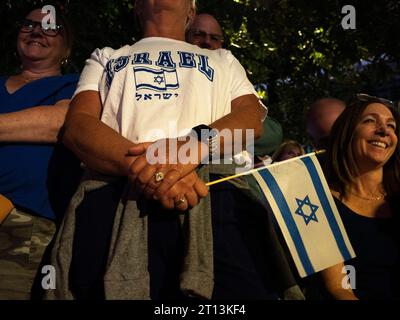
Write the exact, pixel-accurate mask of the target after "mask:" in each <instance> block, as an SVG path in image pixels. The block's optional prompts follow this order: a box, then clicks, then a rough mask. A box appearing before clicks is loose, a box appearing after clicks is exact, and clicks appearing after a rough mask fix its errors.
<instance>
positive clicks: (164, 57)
mask: <svg viewBox="0 0 400 320" xmlns="http://www.w3.org/2000/svg"><path fill="white" fill-rule="evenodd" d="M156 65H157V66H159V67H164V68H171V69H173V68H176V64H175V63H174V62H173V61H172V58H171V51H161V52H160V57H159V58H158V61H157V62H156Z"/></svg>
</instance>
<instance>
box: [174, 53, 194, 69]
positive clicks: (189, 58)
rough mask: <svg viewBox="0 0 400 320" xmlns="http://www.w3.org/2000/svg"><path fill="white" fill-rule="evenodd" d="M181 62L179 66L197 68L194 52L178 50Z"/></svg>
mask: <svg viewBox="0 0 400 320" xmlns="http://www.w3.org/2000/svg"><path fill="white" fill-rule="evenodd" d="M178 53H179V55H180V57H181V62H179V66H180V67H183V68H196V61H194V54H193V53H190V52H184V51H178Z"/></svg>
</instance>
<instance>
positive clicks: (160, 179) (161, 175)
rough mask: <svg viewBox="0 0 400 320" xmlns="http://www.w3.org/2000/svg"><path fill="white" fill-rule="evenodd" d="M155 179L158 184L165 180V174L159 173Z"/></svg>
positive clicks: (155, 175)
mask: <svg viewBox="0 0 400 320" xmlns="http://www.w3.org/2000/svg"><path fill="white" fill-rule="evenodd" d="M154 178H155V179H156V182H160V181H163V180H164V173H162V172H161V171H158V172H156V173H155V174H154Z"/></svg>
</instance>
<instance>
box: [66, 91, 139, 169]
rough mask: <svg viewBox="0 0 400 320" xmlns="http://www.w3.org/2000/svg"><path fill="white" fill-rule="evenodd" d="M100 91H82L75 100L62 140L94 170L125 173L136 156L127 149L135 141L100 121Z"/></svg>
mask: <svg viewBox="0 0 400 320" xmlns="http://www.w3.org/2000/svg"><path fill="white" fill-rule="evenodd" d="M101 111H102V105H101V101H100V96H99V92H97V91H83V92H81V93H79V94H78V95H77V96H76V97H75V98H74V99H73V100H72V101H71V106H70V108H69V110H68V113H67V117H66V119H65V124H64V132H63V138H62V141H63V142H64V144H65V145H66V146H67V147H68V148H69V149H71V150H72V151H73V152H74V153H75V154H76V155H77V157H78V158H79V159H81V160H82V161H83V162H84V163H85V164H86V165H87V166H88V167H89V168H91V169H92V170H95V171H98V172H101V173H103V174H109V175H116V176H124V175H127V173H128V167H129V164H130V163H131V162H132V161H133V160H134V157H127V156H126V154H127V150H128V149H129V148H131V147H133V146H135V144H134V143H133V142H131V141H129V140H127V139H125V138H124V137H122V136H121V135H120V134H118V133H117V132H116V131H114V130H113V129H111V128H110V127H108V126H107V125H105V124H104V123H103V122H101V121H100V115H101Z"/></svg>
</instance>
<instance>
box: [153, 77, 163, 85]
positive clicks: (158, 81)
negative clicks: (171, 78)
mask: <svg viewBox="0 0 400 320" xmlns="http://www.w3.org/2000/svg"><path fill="white" fill-rule="evenodd" d="M154 82H155V83H158V84H161V83H163V82H164V78H163V77H162V76H157V77H154Z"/></svg>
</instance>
